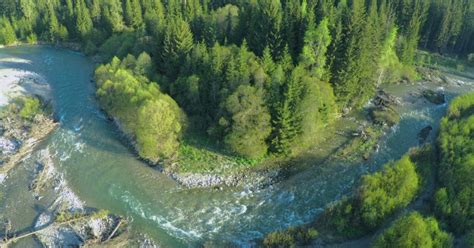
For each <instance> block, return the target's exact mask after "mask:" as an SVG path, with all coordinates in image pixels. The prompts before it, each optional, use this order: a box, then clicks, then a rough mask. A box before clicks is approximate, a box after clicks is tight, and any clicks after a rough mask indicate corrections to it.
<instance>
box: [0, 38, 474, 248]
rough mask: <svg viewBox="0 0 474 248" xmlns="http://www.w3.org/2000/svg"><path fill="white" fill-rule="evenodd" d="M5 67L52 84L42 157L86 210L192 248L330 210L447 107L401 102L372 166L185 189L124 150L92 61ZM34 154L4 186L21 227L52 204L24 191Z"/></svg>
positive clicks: (1, 206)
mask: <svg viewBox="0 0 474 248" xmlns="http://www.w3.org/2000/svg"><path fill="white" fill-rule="evenodd" d="M15 61H23V62H15ZM24 61H26V62H24ZM0 68H12V69H20V70H27V71H30V72H34V73H37V74H40V75H41V76H42V77H44V78H45V79H46V81H47V82H48V83H49V84H50V86H51V89H52V98H53V104H54V107H55V112H56V114H57V117H58V119H59V120H60V122H61V125H60V128H59V129H58V130H56V131H55V132H54V133H53V134H51V135H50V137H49V138H48V139H47V140H45V141H44V142H43V143H42V144H41V145H40V146H39V147H38V150H43V149H48V150H49V152H50V154H52V158H53V161H54V164H55V166H56V167H57V169H58V170H59V171H61V172H62V173H64V175H65V179H66V180H67V182H68V185H69V187H70V188H71V189H72V191H74V192H75V193H76V194H77V195H78V196H79V198H80V199H81V200H82V201H83V202H84V204H85V205H87V206H90V207H95V208H103V209H108V210H110V211H111V212H112V213H116V214H120V215H124V216H128V217H129V218H130V219H131V220H132V222H131V226H132V230H133V231H136V232H140V233H145V234H147V235H148V236H149V237H152V238H154V239H155V240H157V241H158V242H159V243H160V244H161V245H163V246H164V247H188V246H192V247H193V246H198V245H199V244H202V243H203V242H206V241H215V242H219V241H230V242H233V243H235V244H237V245H240V246H248V245H250V243H249V240H252V239H255V238H259V237H262V235H264V234H266V233H268V232H270V231H274V230H277V229H282V228H285V227H288V226H291V225H297V224H302V223H307V222H309V221H311V220H312V219H314V217H315V216H316V215H317V214H318V213H320V212H321V211H322V209H323V208H324V207H325V206H326V205H327V204H328V203H330V202H332V201H334V200H336V199H338V198H340V197H341V196H342V195H344V194H347V193H349V192H350V190H351V188H352V186H353V184H354V183H356V182H357V180H358V179H359V178H360V176H361V175H363V174H365V173H368V172H371V171H374V170H377V169H379V168H380V166H381V165H382V164H383V163H385V162H387V161H389V160H391V159H399V158H400V157H401V156H402V155H403V154H404V153H405V152H406V151H408V149H409V148H410V147H413V146H416V145H418V139H417V134H418V132H419V131H420V130H421V129H422V128H424V127H426V126H427V125H432V126H433V127H435V130H437V126H438V122H439V120H440V118H441V117H442V116H443V114H444V112H445V109H446V105H440V106H436V105H433V104H430V103H427V102H425V101H421V100H417V101H415V102H414V103H413V104H412V103H406V104H404V105H403V106H402V107H400V112H401V113H402V120H401V123H400V124H399V125H398V126H396V127H395V128H393V129H392V130H391V131H390V132H389V133H388V134H387V135H386V136H385V138H384V140H383V142H382V144H381V146H380V149H379V152H378V153H377V154H376V155H375V156H374V157H373V158H371V159H370V160H369V161H364V162H357V163H347V162H341V161H339V162H338V161H331V162H326V163H322V164H312V165H311V166H307V168H305V169H304V170H303V171H302V172H301V173H296V174H295V175H293V176H291V177H290V178H288V179H286V180H284V181H282V182H280V183H277V184H275V185H273V186H271V187H268V188H265V189H262V190H250V189H245V188H226V189H224V190H208V189H207V190H206V189H192V190H189V189H185V188H182V187H180V186H179V185H177V184H176V183H175V182H174V181H172V180H170V179H169V178H168V177H166V176H165V175H162V174H161V173H159V172H157V171H156V170H154V169H152V168H150V167H148V166H146V165H145V164H143V163H142V162H140V161H139V160H137V159H136V158H135V156H134V154H133V153H132V152H131V151H130V149H129V148H128V147H127V146H126V145H124V144H125V142H123V140H122V139H121V136H120V133H118V132H117V130H116V128H115V127H114V126H113V125H112V124H111V123H110V122H109V121H108V120H107V119H106V118H105V116H104V114H103V113H102V112H101V111H100V110H99V109H98V107H97V103H96V101H95V99H94V85H93V83H92V82H91V81H90V80H91V77H92V74H93V68H94V65H93V63H92V62H91V61H90V60H89V59H88V58H87V57H85V56H83V55H81V54H79V53H75V52H71V51H67V50H62V49H55V48H50V47H38V46H23V47H15V48H3V49H0ZM0 76H1V75H0ZM0 80H1V77H0ZM462 80H464V81H466V82H467V81H468V79H462ZM420 87H421V86H420V85H413V86H390V87H387V90H388V91H389V92H391V93H393V94H395V95H398V96H402V97H405V96H407V95H408V93H410V92H414V91H417V90H418V89H419V88H420ZM429 87H431V88H437V87H438V86H435V85H431V86H429ZM444 90H445V91H446V93H447V95H448V98H450V99H451V98H452V97H453V96H455V95H457V94H459V93H460V92H466V91H472V90H474V88H473V82H472V80H471V81H470V82H469V83H465V84H463V85H457V86H449V87H447V86H445V88H444ZM430 136H431V139H432V138H433V137H434V134H433V133H432V134H431V135H430ZM329 142H330V141H329ZM320 149H322V150H324V149H325V147H320ZM35 156H36V154H32V155H31V157H30V158H27V159H25V161H24V162H23V163H22V164H21V165H20V166H18V167H17V168H16V169H15V170H13V171H12V172H11V173H10V175H9V177H8V178H7V179H6V180H5V181H4V182H3V183H2V184H0V192H1V193H3V197H0V216H1V215H3V217H4V218H10V219H11V220H12V221H13V223H14V226H15V228H17V229H22V228H28V227H29V226H31V225H32V224H33V223H34V221H35V218H36V217H37V216H38V214H39V213H40V212H41V211H42V209H45V208H47V207H48V204H50V202H51V199H53V198H54V197H55V196H53V195H50V196H46V197H45V198H44V199H40V200H37V199H35V198H34V197H33V196H32V194H31V193H30V192H28V187H27V186H28V180H30V179H31V176H32V175H31V167H32V164H34V161H35ZM22 244H23V245H24V246H27V245H32V244H34V241H33V240H31V241H24V242H23V243H22Z"/></svg>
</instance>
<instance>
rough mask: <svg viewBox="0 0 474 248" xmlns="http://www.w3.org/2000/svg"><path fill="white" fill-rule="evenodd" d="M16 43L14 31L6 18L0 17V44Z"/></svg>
mask: <svg viewBox="0 0 474 248" xmlns="http://www.w3.org/2000/svg"><path fill="white" fill-rule="evenodd" d="M14 42H16V34H15V30H13V27H12V25H11V23H10V20H8V19H7V18H6V17H0V44H1V45H10V44H13V43H14Z"/></svg>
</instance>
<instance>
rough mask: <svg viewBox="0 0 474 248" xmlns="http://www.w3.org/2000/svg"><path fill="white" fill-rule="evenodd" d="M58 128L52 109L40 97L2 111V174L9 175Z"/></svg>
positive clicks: (14, 103)
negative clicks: (37, 145) (10, 171)
mask: <svg viewBox="0 0 474 248" xmlns="http://www.w3.org/2000/svg"><path fill="white" fill-rule="evenodd" d="M56 126H57V124H56V123H55V122H54V120H53V118H52V111H51V106H49V105H48V104H46V103H45V102H43V101H42V100H41V99H39V98H38V97H35V96H24V97H19V98H16V99H14V100H13V101H12V103H10V104H8V105H7V106H5V107H3V108H2V109H1V110H0V129H1V144H0V145H1V150H2V154H1V155H0V159H1V162H2V164H1V165H0V173H1V174H7V173H8V171H9V170H11V169H12V168H13V167H14V166H15V165H16V164H17V162H18V161H20V160H21V159H22V158H23V157H24V156H26V155H28V153H30V152H31V151H32V150H33V148H34V147H35V146H36V144H38V143H39V142H40V141H41V140H43V139H44V138H45V137H46V136H47V135H48V134H49V133H51V132H52V131H53V130H54V129H55V128H56Z"/></svg>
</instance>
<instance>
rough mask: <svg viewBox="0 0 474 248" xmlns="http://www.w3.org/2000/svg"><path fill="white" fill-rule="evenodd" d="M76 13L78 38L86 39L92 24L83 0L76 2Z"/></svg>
mask: <svg viewBox="0 0 474 248" xmlns="http://www.w3.org/2000/svg"><path fill="white" fill-rule="evenodd" d="M75 12H76V30H77V32H78V34H79V36H80V37H81V38H82V39H85V38H87V37H88V35H89V34H90V32H91V31H92V28H93V24H92V19H91V17H90V14H89V10H88V9H87V6H86V4H85V2H84V0H78V1H77V2H76V6H75Z"/></svg>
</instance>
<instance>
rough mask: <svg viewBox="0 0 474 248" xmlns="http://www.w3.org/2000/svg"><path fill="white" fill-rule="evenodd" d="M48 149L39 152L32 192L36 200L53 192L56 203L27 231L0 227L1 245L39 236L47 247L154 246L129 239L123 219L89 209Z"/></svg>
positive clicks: (7, 222) (41, 242) (150, 242)
mask: <svg viewBox="0 0 474 248" xmlns="http://www.w3.org/2000/svg"><path fill="white" fill-rule="evenodd" d="M51 157H52V156H51V154H50V152H49V149H43V150H41V151H39V158H38V160H37V161H36V168H35V172H34V178H33V180H32V182H31V184H30V186H29V191H30V193H31V194H33V195H34V196H35V198H36V199H37V200H41V199H42V198H43V197H47V196H48V194H49V192H51V191H53V192H54V195H55V196H56V197H55V198H54V201H52V202H51V203H50V204H49V206H48V207H47V208H46V209H44V210H42V211H41V213H39V215H38V216H37V217H36V219H35V221H34V224H33V225H32V226H31V227H30V228H27V229H26V230H25V229H24V230H14V229H13V228H12V226H15V224H16V223H13V222H12V221H11V220H9V219H7V220H6V222H5V225H4V226H3V227H2V226H0V228H3V229H4V231H5V232H4V233H2V235H0V237H1V238H0V246H1V247H9V245H11V244H13V243H16V242H21V241H22V240H23V239H28V238H31V237H33V236H34V237H36V239H35V240H36V241H37V242H39V245H41V246H44V247H64V246H71V247H79V246H88V247H95V246H97V247H107V246H109V247H129V246H135V245H138V246H140V245H142V244H150V245H151V246H152V247H153V246H155V244H154V243H153V242H152V241H150V240H149V239H146V238H145V237H144V236H143V237H139V238H136V237H133V238H132V237H130V233H129V231H128V229H129V221H128V220H127V219H126V218H124V217H121V216H117V215H114V214H109V213H108V212H107V211H106V210H98V209H93V208H89V207H86V205H85V203H84V202H83V201H82V200H81V199H79V197H78V196H77V195H76V194H75V193H74V192H73V191H72V190H71V188H70V187H69V185H68V183H67V181H66V180H65V179H64V175H63V174H62V173H60V172H59V171H58V170H57V168H56V167H55V164H54V162H53V160H52V159H51Z"/></svg>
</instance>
